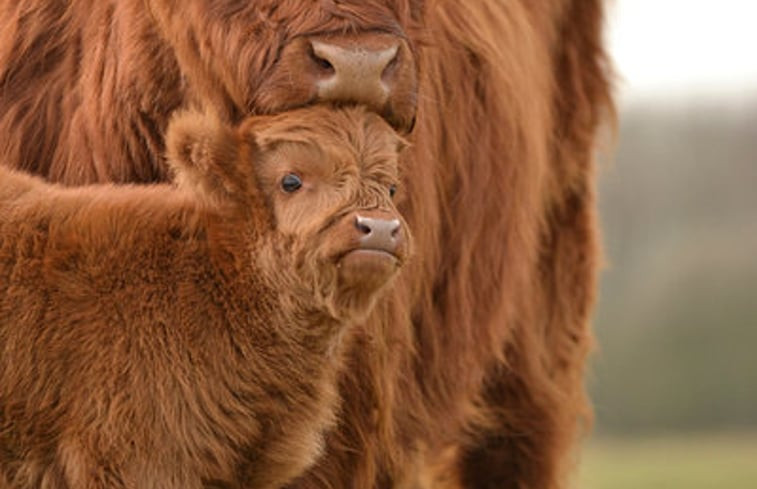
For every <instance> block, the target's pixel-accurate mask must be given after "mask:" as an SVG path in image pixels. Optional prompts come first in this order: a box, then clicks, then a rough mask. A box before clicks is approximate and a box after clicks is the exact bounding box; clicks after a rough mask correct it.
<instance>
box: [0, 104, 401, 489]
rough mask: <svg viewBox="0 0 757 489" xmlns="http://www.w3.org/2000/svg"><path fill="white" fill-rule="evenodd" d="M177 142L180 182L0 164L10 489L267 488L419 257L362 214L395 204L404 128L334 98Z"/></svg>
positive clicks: (1, 323)
mask: <svg viewBox="0 0 757 489" xmlns="http://www.w3.org/2000/svg"><path fill="white" fill-rule="evenodd" d="M167 137H168V147H169V152H170V153H171V155H172V158H171V159H170V161H171V163H172V165H173V167H174V169H175V172H176V175H177V182H178V189H177V188H172V187H169V186H168V185H156V186H152V187H138V186H130V187H121V188H119V187H115V186H112V185H95V186H91V187H82V188H75V189H65V188H61V187H59V186H54V185H50V184H46V183H44V182H42V181H40V180H39V179H37V178H33V177H29V176H26V175H21V174H16V173H14V172H12V171H10V170H7V169H4V168H0V487H2V488H4V489H5V488H30V487H45V488H61V489H62V488H74V487H76V488H105V487H108V488H127V487H128V488H155V489H168V488H177V489H179V488H181V489H189V488H198V489H199V488H201V487H208V486H213V487H216V486H218V487H246V488H275V487H280V486H281V485H282V484H284V483H286V482H288V481H289V480H291V479H292V478H293V477H294V476H296V475H299V474H300V473H302V471H303V470H304V469H305V468H306V467H308V466H309V465H311V464H312V463H313V461H314V460H315V457H316V455H318V454H319V452H320V451H321V445H322V443H323V439H322V437H323V431H324V430H325V429H326V428H327V427H329V426H331V425H332V424H333V421H334V416H333V413H334V410H335V406H336V400H337V397H338V396H337V390H336V379H337V377H336V374H337V371H338V369H339V368H340V366H341V365H342V364H343V356H344V355H343V353H342V352H343V349H344V348H343V345H344V344H345V343H347V342H348V337H349V336H348V335H347V333H348V332H349V329H347V328H345V326H347V325H349V324H351V323H354V322H355V321H358V320H360V319H362V318H364V317H365V316H366V314H367V313H368V311H369V310H370V308H371V307H372V305H373V303H374V302H375V299H376V297H377V292H378V291H379V290H381V289H382V288H383V287H384V286H385V285H386V283H387V281H388V280H389V279H390V278H391V277H393V276H394V275H395V273H396V271H397V270H398V268H399V265H401V262H402V261H403V260H404V259H405V258H406V257H407V251H408V246H409V243H408V238H409V237H408V236H406V235H401V234H398V235H397V237H398V238H403V239H399V242H396V243H394V244H396V248H394V250H393V253H394V255H392V254H389V253H386V252H376V251H374V249H366V247H365V246H361V242H360V241H359V238H360V237H361V236H363V234H362V232H361V231H360V230H359V229H358V228H357V227H356V226H355V217H356V213H358V214H360V215H369V214H372V215H376V213H377V212H379V211H380V212H382V213H383V214H384V215H391V216H396V215H397V212H396V210H395V209H394V205H393V204H392V202H391V199H390V196H389V194H390V190H389V189H390V187H391V186H392V185H394V184H395V183H396V180H397V178H398V176H397V156H398V155H397V148H398V145H400V144H401V140H400V139H399V138H398V137H397V136H396V135H395V133H394V132H393V131H392V130H391V128H389V126H388V125H387V124H386V123H385V122H384V121H383V120H381V118H379V117H378V116H377V115H374V114H367V113H366V112H365V111H364V110H357V109H351V110H349V111H341V112H330V111H329V110H327V109H325V108H313V109H303V110H300V111H296V112H294V113H291V114H286V116H284V117H265V118H253V119H252V120H250V121H249V122H245V123H244V124H243V125H242V127H241V128H240V129H239V130H238V131H236V132H234V131H232V130H231V129H227V128H225V127H224V126H222V125H221V124H220V123H218V122H217V121H214V120H213V119H209V118H203V117H201V116H199V115H197V114H184V115H182V116H180V117H179V118H178V120H177V121H176V122H175V123H173V124H172V125H171V126H170V127H169V132H168V136H167ZM289 173H296V174H298V175H299V176H300V177H301V179H302V187H301V188H300V189H299V190H296V191H293V192H290V193H287V192H284V191H283V190H282V189H281V187H280V185H281V181H282V177H283V176H285V175H287V174H289ZM269 204H270V206H271V207H270V210H269ZM398 224H399V223H398ZM401 232H402V230H401V229H398V230H397V233H401ZM405 233H406V231H405ZM368 248H371V247H370V246H369V247H368Z"/></svg>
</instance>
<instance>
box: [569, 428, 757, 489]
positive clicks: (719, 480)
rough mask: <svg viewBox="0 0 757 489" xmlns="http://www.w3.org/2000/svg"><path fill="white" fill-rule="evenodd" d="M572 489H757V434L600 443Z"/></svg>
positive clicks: (589, 448) (587, 455)
mask: <svg viewBox="0 0 757 489" xmlns="http://www.w3.org/2000/svg"><path fill="white" fill-rule="evenodd" d="M578 479H579V482H578V484H576V485H575V486H576V488H577V489H757V433H755V434H750V435H737V434H736V435H712V436H699V435H691V436H678V437H659V438H642V439H635V438H622V439H599V440H595V441H590V442H589V443H587V445H586V448H585V450H584V452H583V455H582V458H581V469H580V471H579V477H578Z"/></svg>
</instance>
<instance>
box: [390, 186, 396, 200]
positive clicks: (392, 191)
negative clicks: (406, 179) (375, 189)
mask: <svg viewBox="0 0 757 489" xmlns="http://www.w3.org/2000/svg"><path fill="white" fill-rule="evenodd" d="M396 193H397V186H396V185H389V197H394V194H396Z"/></svg>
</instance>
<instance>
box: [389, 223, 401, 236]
mask: <svg viewBox="0 0 757 489" xmlns="http://www.w3.org/2000/svg"><path fill="white" fill-rule="evenodd" d="M401 227H402V226H401V225H400V221H399V219H394V220H392V225H391V235H392V238H396V237H397V236H399V234H400V229H401Z"/></svg>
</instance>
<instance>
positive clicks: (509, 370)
mask: <svg viewBox="0 0 757 489" xmlns="http://www.w3.org/2000/svg"><path fill="white" fill-rule="evenodd" d="M601 25H602V2H601V0H508V1H505V0H480V1H475V2H473V1H461V0H340V1H333V0H254V1H243V0H218V1H213V2H209V1H201V0H183V1H181V2H179V1H178V0H120V1H117V2H116V1H112V0H72V1H69V2H60V1H55V0H29V1H25V2H17V1H12V0H0V134H2V135H3V137H2V138H0V161H4V162H5V163H6V164H8V165H11V166H13V167H16V168H21V169H25V170H28V171H30V172H33V173H37V174H41V175H44V176H45V177H46V178H48V179H50V180H53V181H58V182H63V183H66V184H71V185H78V184H84V183H91V182H103V181H116V182H156V181H164V180H166V179H167V178H168V166H167V165H166V164H165V162H164V161H162V159H161V155H162V153H163V146H164V136H163V135H164V132H165V127H166V123H167V121H168V120H169V118H170V116H171V114H172V113H173V112H174V111H176V110H179V109H181V108H183V107H186V106H188V105H193V104H198V103H199V104H210V105H211V106H212V107H213V108H214V109H215V110H218V111H220V112H221V115H222V118H223V119H225V120H229V121H231V122H237V121H239V120H240V119H242V118H244V117H246V116H247V115H248V114H250V113H253V114H260V113H277V112H281V111H283V110H288V109H291V108H293V107H300V106H304V105H309V104H314V103H320V102H324V101H335V102H338V103H345V104H353V103H356V104H364V105H366V106H367V107H369V108H370V109H371V110H373V111H375V112H377V113H378V114H380V115H382V117H384V118H385V119H386V120H387V121H389V122H390V123H391V124H392V125H393V126H394V127H396V128H397V129H399V130H401V131H406V132H407V131H411V130H412V132H411V133H410V135H409V136H408V139H409V141H410V142H411V143H412V147H411V149H410V150H409V151H407V152H406V153H405V154H406V155H407V156H406V158H407V162H408V163H407V164H406V165H403V168H404V170H403V176H402V185H401V186H400V191H399V193H398V196H397V205H398V207H399V210H400V212H401V213H402V214H403V215H404V216H405V218H406V220H407V222H408V225H409V226H410V227H411V229H413V233H414V236H415V238H416V239H415V243H416V249H418V250H419V253H418V260H415V261H414V262H413V263H412V264H411V265H410V268H411V270H408V272H410V273H403V274H402V276H401V277H400V279H399V280H397V281H395V285H394V287H393V290H392V292H391V297H390V299H391V300H388V301H387V302H386V303H385V305H384V306H382V307H380V308H377V309H376V310H375V311H374V313H373V314H371V315H370V317H369V318H368V319H367V320H366V321H365V323H364V324H361V325H359V326H358V328H357V329H356V339H355V342H354V345H353V347H352V348H351V351H350V355H349V360H348V365H349V368H348V369H346V370H345V371H344V374H343V376H342V377H341V379H340V390H341V393H342V396H343V398H345V399H346V402H345V403H344V409H343V410H342V411H341V413H340V416H339V419H338V423H339V426H338V427H337V429H336V430H335V431H333V432H331V433H330V434H329V435H328V437H327V448H326V454H325V457H323V458H322V459H321V460H320V461H319V463H318V464H317V465H316V466H315V467H314V468H313V469H312V471H311V472H310V473H309V474H308V475H306V476H304V477H302V478H300V479H299V480H298V482H297V483H296V484H297V486H298V487H303V488H344V489H346V488H350V489H352V488H360V489H373V488H375V487H380V488H388V487H413V488H415V487H426V486H431V487H440V486H442V485H446V486H449V487H461V486H462V487H471V488H473V487H520V488H526V487H527V488H538V489H556V488H562V487H564V486H565V483H566V480H567V479H566V477H565V471H564V469H565V468H566V467H567V466H568V463H567V462H570V461H571V460H573V457H571V456H570V455H571V449H572V448H573V447H574V441H575V439H576V435H577V434H578V433H579V431H580V428H581V427H582V426H585V425H586V421H587V418H588V417H589V409H588V406H587V403H586V400H585V398H584V389H583V367H584V360H585V357H586V354H587V352H588V350H589V347H590V345H591V343H592V339H591V333H590V329H589V327H588V322H589V316H590V312H591V308H592V304H593V300H594V289H595V275H596V269H597V266H598V263H599V260H598V254H599V251H598V246H597V225H596V217H595V199H594V190H593V185H594V163H593V159H594V157H593V155H594V147H595V142H596V135H597V128H598V127H599V124H600V122H601V121H602V120H603V118H605V116H607V115H611V112H612V104H611V100H610V96H609V81H608V78H609V77H608V74H607V69H606V62H605V56H604V52H603V49H602V44H601V39H602V32H601V31H602V29H601Z"/></svg>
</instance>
